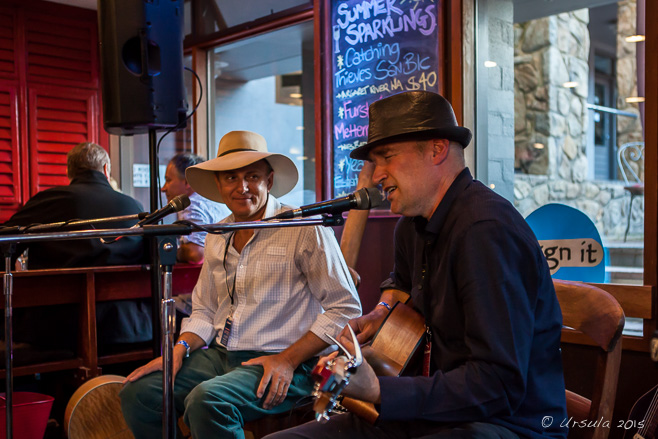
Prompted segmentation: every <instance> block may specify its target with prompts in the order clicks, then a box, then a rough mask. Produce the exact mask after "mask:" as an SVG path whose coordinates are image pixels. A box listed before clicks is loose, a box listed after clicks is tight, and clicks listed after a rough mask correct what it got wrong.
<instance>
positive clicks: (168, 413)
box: [154, 236, 177, 439]
mask: <svg viewBox="0 0 658 439" xmlns="http://www.w3.org/2000/svg"><path fill="white" fill-rule="evenodd" d="M157 246H158V255H159V257H160V264H161V265H160V267H161V268H162V273H163V282H162V303H161V307H160V314H161V331H162V347H161V348H162V363H163V364H162V366H163V367H162V402H163V404H162V407H163V410H162V432H163V435H164V437H165V438H172V439H173V438H174V436H175V432H176V411H175V410H174V336H175V335H176V314H175V312H174V299H173V298H172V294H171V292H172V288H171V286H172V267H173V265H174V264H175V263H176V250H177V242H176V237H175V236H162V237H158V238H157ZM154 324H155V322H154Z"/></svg>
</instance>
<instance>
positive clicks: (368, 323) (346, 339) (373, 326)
mask: <svg viewBox="0 0 658 439" xmlns="http://www.w3.org/2000/svg"><path fill="white" fill-rule="evenodd" d="M408 299H409V295H408V294H407V293H405V292H404V291H400V290H393V289H390V290H385V291H384V292H382V297H381V298H380V303H381V302H384V303H386V304H388V305H389V306H390V307H391V308H392V307H393V306H395V304H396V303H398V302H402V303H405V302H406V301H407V300H408ZM389 312H390V310H389V309H388V308H386V307H385V306H384V305H377V306H375V308H374V309H373V310H372V311H370V312H369V313H368V314H366V315H364V316H361V317H357V318H356V319H352V320H350V321H349V322H348V324H349V325H350V326H351V327H352V329H353V330H354V333H355V334H356V339H357V340H358V341H359V343H361V344H363V343H366V342H368V341H370V340H372V338H373V337H374V336H375V334H376V333H377V330H378V329H379V328H380V327H381V326H382V323H383V322H384V320H385V319H386V316H388V313H389ZM338 341H339V342H341V343H343V345H344V346H345V343H347V344H351V343H352V336H351V335H350V332H349V330H348V329H347V327H345V328H343V330H342V332H341V333H340V335H339V336H338Z"/></svg>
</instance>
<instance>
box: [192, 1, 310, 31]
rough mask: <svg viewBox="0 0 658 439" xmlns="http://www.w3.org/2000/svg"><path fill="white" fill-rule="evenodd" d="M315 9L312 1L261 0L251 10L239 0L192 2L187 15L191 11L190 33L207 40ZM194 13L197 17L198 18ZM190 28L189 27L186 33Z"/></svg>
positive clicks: (250, 5) (250, 6)
mask: <svg viewBox="0 0 658 439" xmlns="http://www.w3.org/2000/svg"><path fill="white" fill-rule="evenodd" d="M188 4H189V6H188ZM312 7H313V2H312V1H309V0H258V1H250V2H249V5H248V7H245V3H243V2H239V1H235V0H209V1H205V0H203V1H202V0H189V1H188V2H187V3H186V10H185V13H186V14H188V10H189V11H190V14H189V16H190V19H189V20H190V24H189V28H190V30H192V31H193V32H194V34H195V35H196V36H203V35H208V34H212V33H215V32H219V31H223V30H226V29H230V28H232V27H236V26H240V25H241V24H244V23H249V22H251V21H254V20H258V19H262V18H265V17H270V16H274V15H278V14H281V13H285V11H288V12H290V11H291V10H294V9H299V8H312ZM192 11H194V14H196V15H195V16H194V17H192V13H191V12H192ZM192 23H194V24H192ZM187 26H188V25H187V23H186V30H187ZM186 35H187V33H186Z"/></svg>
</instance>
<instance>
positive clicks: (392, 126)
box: [350, 91, 473, 160]
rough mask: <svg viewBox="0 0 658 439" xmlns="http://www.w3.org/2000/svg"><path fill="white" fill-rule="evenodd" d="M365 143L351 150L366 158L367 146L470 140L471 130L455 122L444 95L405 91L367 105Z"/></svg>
mask: <svg viewBox="0 0 658 439" xmlns="http://www.w3.org/2000/svg"><path fill="white" fill-rule="evenodd" d="M369 117H370V119H369V123H368V143H366V144H365V145H362V146H359V147H358V148H356V149H354V150H353V151H352V152H351V153H350V157H352V158H353V159H359V160H365V159H366V158H367V157H368V152H369V151H370V149H372V148H373V147H375V146H377V145H381V144H382V143H388V142H398V141H401V140H406V139H418V140H421V139H430V138H441V139H448V140H452V141H455V142H458V143H460V144H461V145H462V146H463V147H464V148H466V146H467V145H468V144H469V143H470V141H471V137H473V134H472V133H471V130H469V129H468V128H465V127H460V126H459V125H457V119H456V118H455V112H454V111H453V110H452V106H451V105H450V102H448V100H447V99H446V98H444V97H443V96H441V95H439V94H436V93H432V92H429V91H408V92H404V93H399V94H396V95H393V96H389V97H387V98H384V99H382V100H379V101H376V102H373V103H372V104H370V108H369Z"/></svg>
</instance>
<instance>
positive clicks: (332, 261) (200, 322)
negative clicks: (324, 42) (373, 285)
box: [181, 195, 361, 352]
mask: <svg viewBox="0 0 658 439" xmlns="http://www.w3.org/2000/svg"><path fill="white" fill-rule="evenodd" d="M288 209H290V207H288V206H285V207H284V206H282V205H281V203H279V201H278V200H277V199H276V198H274V197H273V196H272V195H269V198H268V201H267V206H266V208H265V216H264V217H265V218H267V217H270V216H274V215H276V214H277V213H279V212H281V211H284V210H288ZM233 221H234V220H233V215H231V216H229V217H228V218H226V219H224V220H223V221H222V222H227V223H230V222H233ZM231 234H232V233H227V234H224V235H211V234H208V236H207V237H206V250H205V260H204V262H203V266H202V268H201V273H200V275H199V280H198V282H197V284H196V286H195V287H194V292H193V294H192V314H191V315H190V317H189V318H187V319H185V320H183V324H182V328H181V332H193V333H194V334H196V335H198V336H199V337H201V338H202V339H203V340H204V341H205V342H206V344H210V342H211V341H212V339H213V338H214V337H217V342H218V343H219V342H220V340H221V334H222V331H223V329H224V324H225V322H226V319H227V317H228V316H229V313H230V312H231V299H230V296H229V292H228V291H229V289H231V290H232V289H233V282H234V279H235V294H234V296H233V297H234V304H233V323H232V327H231V335H230V338H229V340H228V344H227V349H228V350H234V351H237V350H240V351H242V350H253V351H262V352H280V351H282V350H284V349H286V348H287V347H289V346H290V345H292V344H293V343H294V342H296V341H297V340H298V339H299V338H300V337H301V336H302V335H304V334H305V333H306V332H308V331H309V330H310V331H312V332H313V333H314V334H315V335H317V336H318V337H320V338H321V339H323V340H324V341H326V342H327V343H329V344H332V342H331V340H330V339H329V338H328V337H327V336H326V335H325V334H326V333H328V334H331V335H332V336H334V337H337V335H338V334H339V333H340V331H341V330H342V329H343V327H344V326H345V325H346V324H347V321H348V320H350V319H352V318H355V317H358V316H359V315H361V303H360V301H359V298H358V295H357V293H356V289H355V287H354V283H353V282H352V278H351V276H350V273H349V270H348V268H347V265H346V264H345V260H344V259H343V256H342V254H341V252H340V247H339V246H338V242H337V241H336V237H335V235H334V233H333V230H331V229H330V228H328V227H323V226H304V227H277V228H268V229H256V230H255V232H254V235H253V236H252V237H251V239H250V240H249V242H247V244H246V245H245V246H244V248H243V249H242V252H241V253H238V252H237V251H236V250H235V248H234V247H233V245H232V244H231V245H230V247H229V250H228V253H227V254H226V272H225V271H224V264H223V259H224V254H225V250H226V245H227V244H229V238H230V236H231ZM230 242H232V239H231V240H230ZM227 272H228V276H227V275H226V273H227ZM236 273H237V278H235V276H236Z"/></svg>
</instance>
